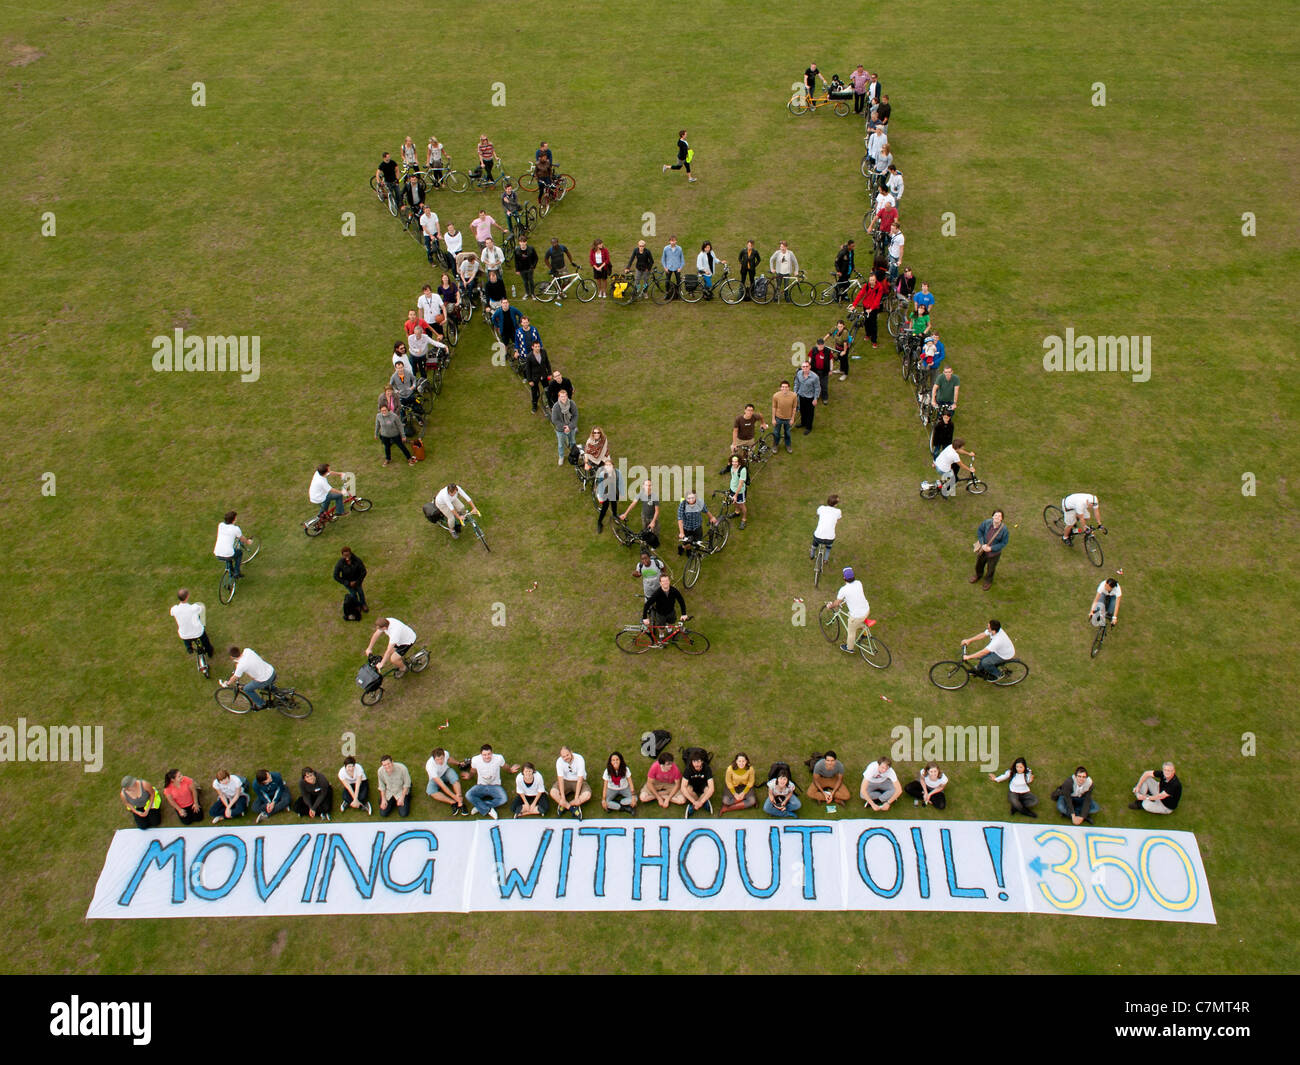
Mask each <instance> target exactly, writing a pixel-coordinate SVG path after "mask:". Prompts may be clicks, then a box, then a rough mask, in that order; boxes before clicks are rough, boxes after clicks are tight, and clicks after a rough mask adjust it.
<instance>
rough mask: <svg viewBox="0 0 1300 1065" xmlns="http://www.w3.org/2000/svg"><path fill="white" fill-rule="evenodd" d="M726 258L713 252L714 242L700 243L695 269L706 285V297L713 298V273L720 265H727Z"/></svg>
mask: <svg viewBox="0 0 1300 1065" xmlns="http://www.w3.org/2000/svg"><path fill="white" fill-rule="evenodd" d="M726 265H727V260H726V259H719V258H718V257H717V256H716V255H714V254H713V244H712V242H710V241H707V240H706V241H705V242H704V243H703V244H701V245H700V254H699V255H697V256H696V257H695V269H696V272H697V273H698V274H699V275H700V283H701V284H703V285H704V298H705V299H706V300H711V299H713V275H714V273H715V272H716V271H717V268H718V267H719V266H723V267H725V266H726Z"/></svg>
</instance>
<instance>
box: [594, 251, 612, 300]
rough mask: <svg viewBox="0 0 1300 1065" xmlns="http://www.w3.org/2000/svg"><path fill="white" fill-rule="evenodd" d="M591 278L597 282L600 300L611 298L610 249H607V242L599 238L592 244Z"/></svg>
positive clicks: (597, 294)
mask: <svg viewBox="0 0 1300 1065" xmlns="http://www.w3.org/2000/svg"><path fill="white" fill-rule="evenodd" d="M590 259H591V276H592V278H593V279H594V280H595V282H596V296H597V298H599V299H602V300H603V299H608V298H609V292H608V290H609V272H610V268H611V265H612V264H611V262H610V258H609V249H608V248H607V247H605V242H604V241H603V240H601V239H600V238H599V237H597V238H596V239H595V240H594V241H592V244H591V255H590Z"/></svg>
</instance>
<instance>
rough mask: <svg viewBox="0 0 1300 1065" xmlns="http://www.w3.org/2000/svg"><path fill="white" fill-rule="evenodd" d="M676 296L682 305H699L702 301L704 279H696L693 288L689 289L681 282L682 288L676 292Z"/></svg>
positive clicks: (684, 282)
mask: <svg viewBox="0 0 1300 1065" xmlns="http://www.w3.org/2000/svg"><path fill="white" fill-rule="evenodd" d="M677 294H678V295H679V296H681V298H682V301H683V302H684V303H699V302H700V300H702V299H704V278H702V277H697V278H696V279H695V287H694V288H691V287H690V286H689V285H687V284H686V281H685V280H683V281H682V287H681V288H680V289H678V290H677Z"/></svg>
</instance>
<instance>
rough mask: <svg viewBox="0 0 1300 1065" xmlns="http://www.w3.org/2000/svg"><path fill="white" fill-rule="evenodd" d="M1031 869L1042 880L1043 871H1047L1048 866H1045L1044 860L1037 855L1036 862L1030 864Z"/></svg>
mask: <svg viewBox="0 0 1300 1065" xmlns="http://www.w3.org/2000/svg"><path fill="white" fill-rule="evenodd" d="M1029 868H1030V869H1032V870H1033V871H1034V872H1035V873H1037V874H1038V876H1039V877H1040V878H1041V877H1042V875H1043V870H1044V869H1046V868H1047V866H1046V865H1045V864H1044V862H1043V859H1042V858H1039V857H1038V856H1037V855H1035V856H1034V860H1033V861H1032V862H1030V863H1029Z"/></svg>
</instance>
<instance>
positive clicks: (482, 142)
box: [478, 133, 499, 181]
mask: <svg viewBox="0 0 1300 1065" xmlns="http://www.w3.org/2000/svg"><path fill="white" fill-rule="evenodd" d="M478 161H479V163H480V165H481V166H482V167H483V176H484V177H485V178H486V179H487V180H488V181H491V180H492V164H493V163H495V162H498V161H499V160H498V159H497V150H496V149H495V148H494V147H493V146H492V142H491V141H490V140H488V135H487V134H486V133H480V134H479V138H478Z"/></svg>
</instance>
